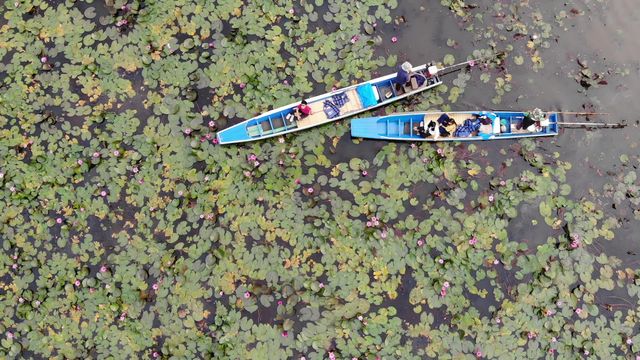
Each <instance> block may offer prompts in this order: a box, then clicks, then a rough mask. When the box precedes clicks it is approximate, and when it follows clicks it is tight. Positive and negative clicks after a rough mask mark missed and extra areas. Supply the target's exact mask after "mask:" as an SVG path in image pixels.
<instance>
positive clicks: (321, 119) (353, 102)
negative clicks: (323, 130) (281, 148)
mask: <svg viewBox="0 0 640 360" xmlns="http://www.w3.org/2000/svg"><path fill="white" fill-rule="evenodd" d="M345 94H346V95H347V97H348V98H349V101H348V102H347V103H346V104H344V105H343V106H342V107H341V108H340V116H343V115H345V114H348V113H350V112H353V111H357V110H361V109H362V102H361V101H360V97H359V96H358V92H357V91H356V89H351V90H349V91H347V92H346V93H345ZM330 98H331V97H328V98H326V99H330ZM326 99H323V100H318V101H316V102H313V103H310V104H309V106H310V107H311V114H310V115H309V116H307V117H305V118H304V119H302V120H300V121H298V127H301V128H304V127H310V126H316V125H319V124H322V123H325V122H327V121H331V120H333V119H327V115H326V114H325V113H324V109H323V103H324V100H326Z"/></svg>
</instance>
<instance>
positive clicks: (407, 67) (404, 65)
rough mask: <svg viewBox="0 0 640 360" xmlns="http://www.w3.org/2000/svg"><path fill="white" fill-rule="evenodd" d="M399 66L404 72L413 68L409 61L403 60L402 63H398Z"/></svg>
mask: <svg viewBox="0 0 640 360" xmlns="http://www.w3.org/2000/svg"><path fill="white" fill-rule="evenodd" d="M400 68H401V69H402V70H404V71H406V72H409V71H411V69H413V66H412V65H411V63H410V62H408V61H405V62H403V63H402V65H400Z"/></svg>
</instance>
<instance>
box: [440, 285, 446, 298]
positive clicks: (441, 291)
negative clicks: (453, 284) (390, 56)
mask: <svg viewBox="0 0 640 360" xmlns="http://www.w3.org/2000/svg"><path fill="white" fill-rule="evenodd" d="M440 295H441V296H442V297H445V296H446V295H447V289H446V288H444V287H443V288H442V289H440Z"/></svg>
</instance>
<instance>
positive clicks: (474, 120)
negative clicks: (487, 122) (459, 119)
mask: <svg viewBox="0 0 640 360" xmlns="http://www.w3.org/2000/svg"><path fill="white" fill-rule="evenodd" d="M481 125H482V123H481V122H480V119H479V118H478V114H473V115H472V116H471V119H467V120H465V121H464V123H463V124H462V125H460V126H459V127H458V128H457V129H456V130H455V132H454V133H453V136H455V137H462V138H464V137H470V136H477V135H478V131H480V126H481Z"/></svg>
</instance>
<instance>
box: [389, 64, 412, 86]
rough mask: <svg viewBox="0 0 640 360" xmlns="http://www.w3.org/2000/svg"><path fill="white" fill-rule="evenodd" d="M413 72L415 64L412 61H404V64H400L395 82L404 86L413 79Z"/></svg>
mask: <svg viewBox="0 0 640 360" xmlns="http://www.w3.org/2000/svg"><path fill="white" fill-rule="evenodd" d="M412 72H413V66H412V65H411V63H410V62H408V61H405V62H403V63H402V65H400V67H399V68H398V74H397V75H396V78H395V80H394V82H395V83H396V84H398V85H402V86H404V85H405V84H406V83H408V82H409V81H410V80H411V73H412Z"/></svg>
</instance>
